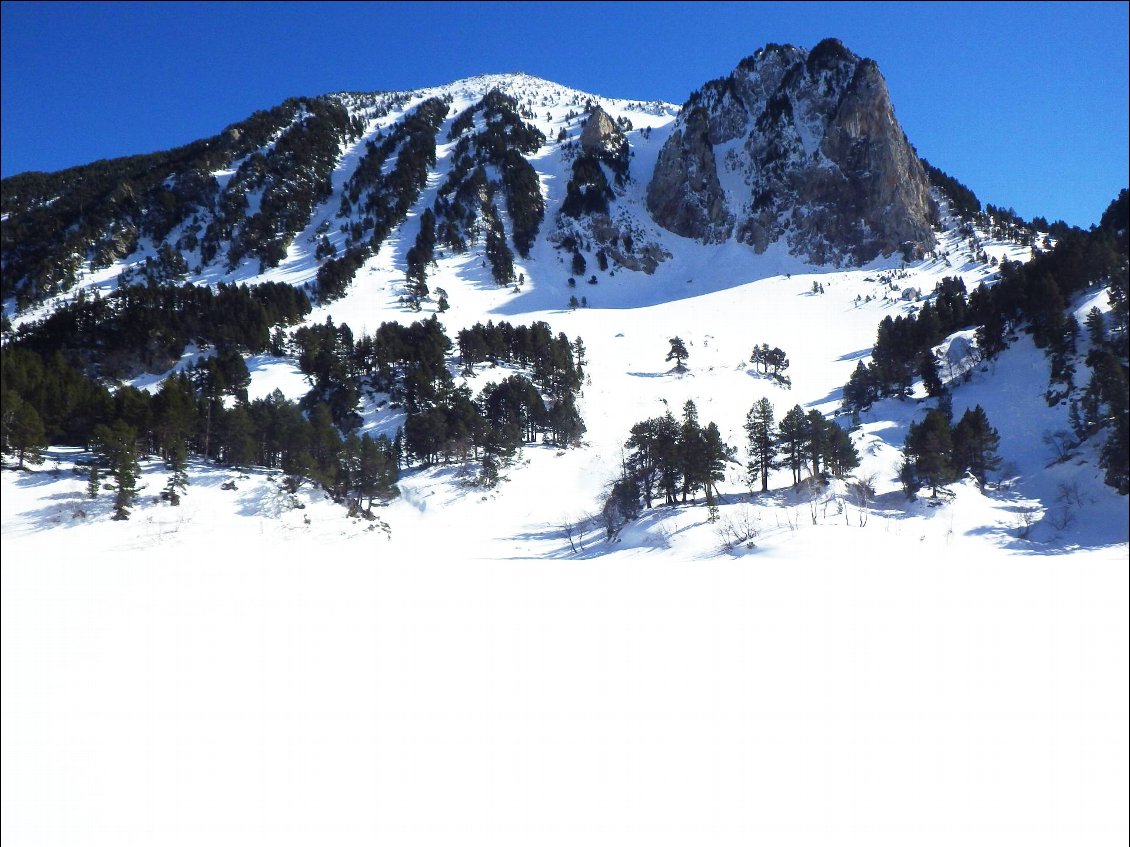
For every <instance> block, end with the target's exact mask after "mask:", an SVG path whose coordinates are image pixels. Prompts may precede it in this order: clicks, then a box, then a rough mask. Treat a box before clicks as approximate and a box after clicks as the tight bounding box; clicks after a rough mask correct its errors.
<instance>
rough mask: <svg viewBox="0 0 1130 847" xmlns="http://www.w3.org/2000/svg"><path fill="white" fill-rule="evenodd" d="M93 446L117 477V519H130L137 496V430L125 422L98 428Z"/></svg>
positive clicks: (101, 425)
mask: <svg viewBox="0 0 1130 847" xmlns="http://www.w3.org/2000/svg"><path fill="white" fill-rule="evenodd" d="M92 447H93V449H94V454H95V456H96V457H97V460H98V461H99V463H100V464H101V465H102V466H103V467H105V468H108V469H109V471H110V474H111V476H112V477H113V478H114V487H115V493H114V520H116V521H123V520H127V519H128V518H129V515H130V509H131V508H133V503H134V501H135V500H136V499H137V475H138V474H139V473H140V468H139V467H138V464H137V432H136V431H135V430H134V429H133V427H131V426H129V425H128V424H126V423H125V422H124V421H120V420H116V421H114V422H113V423H112V424H110V425H108V426H107V425H106V424H99V425H98V426H96V427H95V428H94V432H93V435H92Z"/></svg>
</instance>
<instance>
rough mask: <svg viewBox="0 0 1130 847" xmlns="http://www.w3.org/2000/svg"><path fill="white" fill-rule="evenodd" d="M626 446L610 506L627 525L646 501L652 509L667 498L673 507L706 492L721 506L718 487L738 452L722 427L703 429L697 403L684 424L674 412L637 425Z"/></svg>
mask: <svg viewBox="0 0 1130 847" xmlns="http://www.w3.org/2000/svg"><path fill="white" fill-rule="evenodd" d="M624 447H625V449H626V450H628V451H629V452H628V453H627V455H626V456H625V458H624V466H623V468H622V472H621V476H620V479H619V480H618V482H617V483H616V484H615V485H614V486H613V490H612V495H611V497H610V499H609V503H606V505H605V512H606V513H608V511H609V508H610V505H609V504H611V505H612V506H614V507H615V509H616V515H617V516H618V518H619V519H620V522H621V524H622V523H625V522H627V521H629V520H633V519H634V518H635V517H637V516H638V515H639V511H640V504H639V501H640V499H641V498H642V499H643V503H644V505H645V506H646V508H649V509H650V508H652V505H653V504H654V502H655V501H656V500H657V499H658V498H659V497H662V498H663V500H664V503H665V504H666V505H668V506H673V505H676V504H678V503H680V502H682V503H686V502H687V498H688V497H690V498H691V500H692V501H693V500H694V498H695V495H696V493H697V492H698V491H702V492H703V494H704V496H705V498H706V502H707V503H708V504H714V503H716V502H717V496H718V490H717V483H719V482H721V481H722V480H723V479H724V478H725V475H724V474H725V467H726V464H727V463H728V462H730V461H732V460H733V450H732V449H731V448H730V447H729V446H728V445H727V444H726V443H725V442H724V441H723V440H722V434H721V432H720V430H719V429H718V425H717V424H716V423H714V422H713V421H711V422H710V423H708V424H706V426H702V425H701V424H700V423H699V420H698V409H697V408H696V406H695V404H694V402H693V401H691V400H688V401H687V402H686V403H685V404H684V405H683V417H682V420H681V421H679V420H676V418H675V416H674V415H672V414H671V412H670V411H668V412H667V413H666V414H664V415H663V416H661V417H656V418H649V419H647V420H645V421H640V422H639V423H637V424H635V425H634V426H633V427H632V429H631V433H630V435H629V437H628V440H627V441H626V442H624Z"/></svg>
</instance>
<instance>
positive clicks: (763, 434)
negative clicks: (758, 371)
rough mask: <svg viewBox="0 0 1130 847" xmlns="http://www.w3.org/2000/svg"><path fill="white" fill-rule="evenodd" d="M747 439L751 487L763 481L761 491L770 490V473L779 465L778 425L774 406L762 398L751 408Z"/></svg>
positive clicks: (746, 429) (746, 425)
mask: <svg viewBox="0 0 1130 847" xmlns="http://www.w3.org/2000/svg"><path fill="white" fill-rule="evenodd" d="M745 421H746V422H745V431H746V437H747V438H748V440H749V464H748V465H747V466H746V467H747V470H748V472H749V485H750V488H753V486H754V484H755V482H756V481H757V480H758V479H760V480H761V490H762V491H763V492H764V491H768V490H769V471H771V470H776V469H777V468H778V467H779V465H778V464H777V425H776V421H775V418H774V415H773V404H772V403H770V402H769V399H768V398H766V397H762V398H761V399H760V400H758V401H757V402H756V403H754V404H753V406H752V407H751V408H750V410H749V412H748V413H747V414H746V419H745Z"/></svg>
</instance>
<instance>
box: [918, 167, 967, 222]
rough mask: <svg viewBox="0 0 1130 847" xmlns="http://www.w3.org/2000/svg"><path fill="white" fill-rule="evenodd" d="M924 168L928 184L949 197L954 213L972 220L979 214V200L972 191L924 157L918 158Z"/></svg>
mask: <svg viewBox="0 0 1130 847" xmlns="http://www.w3.org/2000/svg"><path fill="white" fill-rule="evenodd" d="M919 161H920V162H922V167H923V168H925V170H926V177H927V179H929V180H930V184H931V185H933V186H934V187H936V188H938V189H940V190H941V192H942V193H943V194H945V195H946V197H948V198H949V201H950V206H951V207H952V209H953V212H954V214H956V215H957V216H958V217H961V218H964V219H965V220H973V219H975V218H976V217H977V216H978V215H980V214H981V201H980V200H978V199H977V195H976V194H974V193H973V191H972V190H971V189H970V188H968V187H966V186H964V185H962V184H961V183H960V182H958V181H957V180H956V179H954V178H953V177H952V176H950V175H949V174H947V173H945V172H944V171H942V170H940V169H938V168H935V167H934V166H933V165H931V164H930V163H929V162H927V161H926V160H925V159H919Z"/></svg>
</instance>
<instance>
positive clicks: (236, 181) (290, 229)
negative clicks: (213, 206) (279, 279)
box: [201, 99, 363, 268]
mask: <svg viewBox="0 0 1130 847" xmlns="http://www.w3.org/2000/svg"><path fill="white" fill-rule="evenodd" d="M362 130H363V126H362V125H361V122H360V119H359V118H353V119H351V118H350V116H349V112H348V111H347V110H346V109H345V108H344V107H343V106H341V105H340V104H338V103H334V102H331V101H328V100H322V99H307V100H304V101H302V107H301V110H300V112H299V115H298V117H297V118H296V120H295V121H294V122H293V123H292V124H291V125H290V126H289V127H287V129H286V130H284V131H283V132H282V134H281V135H279V137H278V139H277V140H276V141H275V143H274V144H273V145H272V146H271V147H270V148H269V149H268V150H266V151H262V150H257V151H256V152H254V153H252V154H251V156H249V157H248V158H247V159H246V160H244V162H243V163H242V164H241V165H240V166H239V169H238V170H237V171H236V173H235V175H234V176H233V177H232V178H231V180H230V181H229V182H228V184H227V186H226V187H225V188H224V191H223V193H222V194H221V196H220V202H219V208H220V210H222V211H225V212H227V213H228V214H226V215H224V216H223V217H220V216H217V217H215V218H213V220H212V222H211V223H210V224H209V225H208V229H207V230H206V231H205V234H204V239H203V242H202V245H201V258H202V259H203V260H204V263H205V264H207V262H208V261H210V258H211V256H213V255H215V252H216V251H217V250H218V249H219V246H220V243H221V242H222V241H226V240H230V242H231V246H230V248H229V250H228V253H227V263H228V267H229V268H234V267H236V266H237V265H238V264H239V263H240V261H241V260H242V259H243V258H244V257H245V256H249V255H252V256H257V257H258V258H259V261H260V266H261V267H262V268H273V267H275V266H277V265H278V264H279V262H281V261H282V260H283V259H284V258H286V249H287V246H288V245H289V244H290V242H291V241H292V240H293V239H294V236H295V235H296V234H297V233H298V232H301V231H302V230H303V229H304V228H305V227H306V225H307V223H308V222H309V220H310V214H311V213H312V212H313V210H314V207H315V206H316V205H317V204H318V203H320V202H322V201H323V200H325V199H326V198H328V197H329V196H330V194H331V193H332V192H333V185H332V183H331V181H330V174H331V173H332V172H333V169H334V166H335V165H336V164H337V159H338V154H339V152H340V150H341V147H342V145H344V144H346V143H348V142H350V141H353V140H355V139H356V138H357V137H358V136H359V135H360V134H361V132H362ZM255 191H261V192H262V194H261V195H260V200H259V209H258V211H256V212H255V214H253V215H252V216H251V217H250V218H246V219H244V216H245V215H246V211H247V196H248V195H249V194H251V193H252V192H255ZM229 201H230V202H229ZM240 224H242V225H240Z"/></svg>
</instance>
